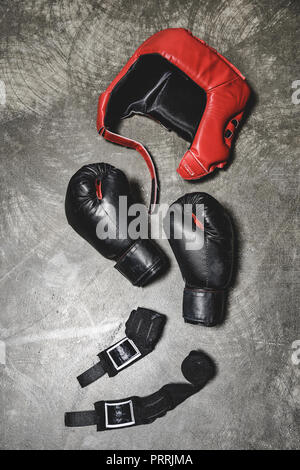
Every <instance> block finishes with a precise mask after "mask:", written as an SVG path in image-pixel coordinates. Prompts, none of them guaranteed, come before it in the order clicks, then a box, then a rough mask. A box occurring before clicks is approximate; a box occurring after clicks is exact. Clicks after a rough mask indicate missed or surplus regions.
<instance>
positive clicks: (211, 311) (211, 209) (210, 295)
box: [164, 193, 233, 326]
mask: <svg viewBox="0 0 300 470" xmlns="http://www.w3.org/2000/svg"><path fill="white" fill-rule="evenodd" d="M199 205H202V206H199ZM184 206H185V215H183V207H184ZM199 207H200V208H201V220H199V217H198V218H197V217H196V212H197V208H198V212H199ZM189 211H191V212H192V214H190V215H191V217H190V220H191V224H190V225H189V224H187V223H184V220H186V219H184V217H186V214H187V212H189ZM169 224H170V225H169ZM164 230H165V232H166V234H167V236H168V239H169V243H170V245H171V248H172V250H173V252H174V255H175V257H176V259H177V262H178V264H179V268H180V270H181V273H182V276H183V279H184V281H185V289H184V294H183V317H184V321H185V322H187V323H193V324H202V325H205V326H214V325H216V324H218V323H221V322H222V320H223V318H224V304H225V295H226V289H227V287H228V286H229V283H230V280H231V275H232V266H233V229H232V223H231V220H230V218H229V216H228V214H227V213H226V211H225V210H224V208H223V207H222V206H221V204H220V203H219V202H218V201H216V199H214V198H213V197H212V196H210V195H209V194H206V193H190V194H186V195H185V196H183V197H181V198H179V199H178V200H177V201H176V202H174V203H173V204H172V205H171V206H170V208H169V211H168V213H167V216H166V217H165V219H164ZM178 234H179V235H178ZM179 236H181V239H180V238H179ZM176 237H177V238H176ZM191 240H192V243H193V249H188V248H187V247H188V244H189V243H191Z"/></svg>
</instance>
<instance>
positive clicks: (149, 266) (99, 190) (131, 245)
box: [65, 163, 166, 286]
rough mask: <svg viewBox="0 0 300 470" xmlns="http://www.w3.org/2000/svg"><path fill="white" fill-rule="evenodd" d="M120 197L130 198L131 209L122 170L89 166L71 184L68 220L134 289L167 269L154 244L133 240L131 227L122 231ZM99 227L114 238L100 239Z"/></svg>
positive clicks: (67, 196)
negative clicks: (105, 228) (112, 261)
mask: <svg viewBox="0 0 300 470" xmlns="http://www.w3.org/2000/svg"><path fill="white" fill-rule="evenodd" d="M120 196H126V197H127V202H128V207H129V206H130V205H131V204H132V200H131V195H130V188H129V183H128V180H127V178H126V176H125V175H124V173H123V172H122V171H121V170H118V169H117V168H115V167H113V166H112V165H109V164H107V163H96V164H91V165H86V166H84V167H82V168H81V169H80V170H79V171H77V173H75V175H73V176H72V178H71V180H70V182H69V185H68V189H67V194H66V201H65V210H66V216H67V219H68V222H69V224H70V225H71V226H72V227H73V229H74V230H75V231H76V232H77V233H78V234H79V235H81V236H82V237H83V238H84V239H85V240H86V241H88V242H89V243H90V244H91V245H92V246H93V247H94V248H96V250H97V251H98V252H99V253H100V254H101V255H103V256H104V257H105V258H107V259H111V260H114V261H116V264H115V268H116V269H117V270H118V271H119V272H120V273H121V274H123V276H125V277H126V278H127V279H128V280H129V281H130V282H131V283H132V284H133V285H134V286H144V285H146V284H148V283H149V282H150V281H151V280H152V279H153V278H154V277H155V276H156V275H157V274H158V273H159V272H160V271H161V270H162V269H163V268H164V267H165V265H166V258H165V255H164V254H163V253H162V251H161V250H160V248H159V247H158V246H157V245H156V244H155V243H153V241H152V240H150V239H141V238H139V239H137V240H133V239H131V238H130V237H129V236H128V226H126V227H125V230H124V227H121V225H120V217H123V216H124V214H119V198H120ZM130 220H131V219H130V218H128V224H129V222H130ZM99 223H100V224H101V226H102V227H108V230H107V232H108V233H115V237H111V236H109V237H107V238H105V239H100V238H99V237H98V236H97V226H98V224H99Z"/></svg>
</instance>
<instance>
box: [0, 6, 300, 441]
mask: <svg viewBox="0 0 300 470" xmlns="http://www.w3.org/2000/svg"><path fill="white" fill-rule="evenodd" d="M299 7H300V3H299V2H298V1H297V0H294V1H288V0H287V1H282V0H265V1H261V0H257V1H255V0H230V1H228V0H224V1H217V0H203V1H202V0H200V1H192V0H180V1H179V0H178V1H177V0H172V1H165V0H162V1H154V0H152V1H147V0H143V1H141V0H131V1H129V0H126V1H121V0H115V1H112V0H100V1H96V0H74V1H72V2H70V1H68V0H56V1H52V0H27V1H26V2H19V1H17V0H2V1H1V3H0V25H1V27H0V34H1V42H0V91H1V94H0V98H1V104H0V111H1V116H0V119H1V176H0V178H1V188H0V190H1V212H0V215H1V268H0V282H1V304H0V306H1V307H0V327H1V330H0V334H1V342H0V359H1V360H0V362H1V365H0V374H1V406H0V413H1V415H0V416H1V431H0V432H1V437H0V446H1V448H3V449H8V448H9V449H143V448H145V449H208V448H215V449H230V448H232V449H254V448H256V449H272V448H273V449H274V448H275V449H279V448H289V449H295V448H297V447H298V448H299V414H298V413H299V405H300V384H299V377H300V369H299V367H300V366H299V362H300V360H299V358H300V354H298V353H299V350H298V351H297V349H296V348H297V345H298V348H299V344H300V342H298V343H297V341H299V340H300V331H299V296H298V295H297V287H299V267H298V266H299V265H297V263H298V260H299V253H298V252H297V242H299V238H297V237H298V233H299V232H298V233H297V208H298V206H299V197H298V196H299V192H298V184H299V151H298V148H297V146H298V147H299V127H298V124H299V109H300V104H298V105H297V104H294V103H293V102H292V93H293V91H295V90H293V89H292V83H293V81H295V80H297V79H300V69H299V62H298V64H297V62H296V59H297V57H296V55H297V53H298V51H299V42H298V43H297V39H298V40H299V29H298V30H297V28H298V26H299V14H300V8H299ZM170 26H173V27H174V26H183V27H188V28H190V29H191V30H192V31H193V33H194V34H196V35H197V36H198V37H200V38H203V39H204V40H206V41H207V42H208V43H209V44H210V45H212V46H214V47H215V48H217V49H218V50H219V51H220V52H221V53H223V54H224V55H225V56H226V57H228V59H229V60H231V61H232V62H233V63H234V64H235V65H236V66H237V67H238V68H239V69H240V70H241V71H242V73H244V74H245V75H246V76H247V78H248V79H249V82H250V84H251V86H252V88H253V90H254V95H255V100H254V101H255V103H254V106H253V107H252V112H251V114H250V116H249V118H248V121H247V123H246V125H245V126H244V127H243V129H242V131H241V133H240V136H239V139H238V140H237V144H236V147H235V151H234V154H233V155H232V158H231V164H230V165H229V166H228V168H227V169H226V171H219V172H218V173H217V174H216V175H215V176H213V177H211V178H209V179H206V180H205V179H204V180H202V181H201V182H197V183H196V184H189V183H188V182H184V181H183V180H181V179H180V178H179V176H177V175H176V173H175V168H176V166H177V163H178V161H179V159H180V157H181V156H182V155H183V153H184V150H185V148H186V147H187V144H186V143H185V142H184V141H182V140H180V139H179V138H178V137H177V136H176V135H175V134H172V133H168V132H167V131H166V130H164V129H163V128H162V127H160V126H158V125H157V124H155V123H152V122H151V121H149V120H147V119H145V118H140V117H138V118H133V119H131V120H128V121H127V122H126V123H124V125H123V126H124V133H125V135H129V136H134V137H135V138H136V139H138V140H140V141H141V142H144V143H145V144H147V145H148V147H149V148H150V149H151V152H152V154H153V156H154V159H155V161H156V163H157V167H158V170H159V176H160V181H161V188H162V191H161V201H162V202H167V203H171V202H172V201H174V200H175V198H177V197H178V196H179V195H181V194H184V193H185V192H189V191H191V190H192V191H195V190H201V191H207V192H209V193H210V194H212V195H213V196H215V197H216V198H217V199H218V200H220V201H221V202H222V203H223V204H224V205H225V206H226V207H227V208H228V209H229V210H230V211H231V213H232V215H233V217H234V221H235V225H236V231H237V233H238V237H237V238H238V243H237V245H238V250H237V254H236V265H237V268H238V269H237V276H236V280H235V286H234V288H233V289H232V291H231V294H230V299H229V305H228V315H227V320H226V322H225V324H224V325H222V326H220V327H218V328H213V329H205V328H201V327H199V328H198V327H196V326H187V325H184V323H183V321H182V320H181V297H182V287H183V283H182V280H181V276H180V273H179V270H178V268H177V266H176V264H175V262H174V259H173V258H172V256H171V253H170V250H169V248H168V245H167V242H166V241H162V242H161V246H162V247H163V249H164V250H165V251H166V252H168V253H169V255H170V259H171V269H170V271H169V273H168V275H167V276H165V277H164V278H163V279H161V280H160V281H157V282H155V283H154V284H152V285H151V286H149V287H147V288H145V289H143V290H141V289H138V288H133V287H131V286H130V285H129V283H128V282H127V281H126V280H125V279H123V278H121V276H120V275H119V274H118V272H117V271H116V270H114V268H113V264H112V263H110V262H109V261H106V260H104V259H102V258H101V257H100V256H99V255H97V253H96V252H95V251H94V250H93V249H92V248H91V247H89V246H88V245H87V244H86V243H85V242H84V241H83V240H82V239H80V238H79V237H78V236H77V235H76V233H75V232H73V231H72V229H71V228H69V227H68V225H67V222H66V218H65V214H64V196H65V190H66V186H67V183H68V180H69V178H70V177H71V175H72V174H73V173H74V172H75V171H76V170H77V169H78V168H79V167H80V166H82V165H83V164H86V163H91V162H98V161H106V162H109V163H112V164H115V165H117V166H119V167H120V168H121V169H123V170H125V171H126V173H127V174H128V176H129V177H130V178H131V179H132V180H135V181H138V182H139V183H140V187H141V192H142V197H144V199H145V201H148V196H149V180H148V173H147V170H146V168H145V164H144V162H143V161H141V159H139V157H138V155H137V154H136V153H135V152H134V151H130V150H126V149H123V148H119V147H117V146H113V145H112V144H109V143H107V142H105V141H104V140H102V139H101V138H100V137H99V136H98V135H97V133H96V129H95V118H96V106H97V96H98V94H99V92H101V91H102V90H104V89H105V88H106V86H107V85H108V83H109V82H110V81H111V80H112V78H113V77H114V76H115V75H116V73H117V72H118V71H119V70H120V67H121V66H122V65H123V64H124V63H125V62H126V60H127V59H128V58H129V56H130V55H131V53H133V51H134V50H135V49H136V47H137V46H138V45H139V44H140V43H141V42H142V41H143V40H144V39H145V38H147V37H148V36H149V35H150V34H152V33H154V32H155V31H157V30H160V29H163V28H166V27H170ZM296 101H297V100H296ZM298 101H299V100H298ZM138 305H140V306H146V307H152V308H154V309H157V310H158V311H160V312H162V313H165V314H166V315H168V317H169V322H168V324H167V327H166V331H165V334H164V337H163V339H162V340H161V341H160V343H159V345H158V347H157V349H156V351H155V352H154V353H152V354H151V355H149V356H148V357H147V358H146V359H144V360H143V361H140V362H139V363H138V364H136V365H135V366H134V367H132V368H130V369H129V370H128V372H126V373H122V374H120V375H119V376H117V377H116V378H114V379H109V378H103V379H102V380H101V381H99V382H96V383H95V384H94V385H92V386H90V387H88V388H87V389H85V390H81V389H80V388H79V386H78V385H77V381H76V375H78V374H79V373H80V372H82V371H83V370H85V369H86V368H87V367H89V366H90V365H92V364H93V363H94V362H95V361H96V354H97V353H98V352H99V351H100V350H101V349H103V348H104V347H106V346H108V345H110V344H112V343H113V341H114V340H117V339H119V338H121V337H122V332H123V329H124V322H125V320H126V319H127V317H128V315H129V313H130V311H131V309H132V308H134V307H136V306H138ZM195 348H202V349H204V350H205V351H207V352H208V353H209V354H210V355H211V356H212V357H213V358H214V359H215V361H216V363H217V366H218V375H217V377H216V378H215V380H214V381H213V382H212V383H211V384H210V385H209V386H207V387H206V388H205V389H204V390H203V391H202V392H201V393H199V394H198V395H195V396H193V397H192V398H191V399H190V400H189V401H188V402H186V403H185V404H184V405H182V406H181V407H178V408H177V409H176V410H174V411H173V412H170V413H169V414H168V415H167V416H166V417H164V418H162V419H159V420H157V421H156V422H155V423H153V424H151V425H149V426H143V427H136V428H132V429H127V430H116V431H111V432H109V433H108V432H107V433H98V434H97V433H96V432H95V429H94V428H93V427H91V428H81V429H65V428H64V424H63V416H64V412H65V411H67V410H68V411H69V410H82V409H91V406H92V404H93V403H94V402H95V401H97V400H99V399H105V398H107V399H117V398H123V397H126V396H130V395H133V394H136V395H146V394H148V393H152V392H154V391H156V390H157V389H158V388H160V387H161V386H162V385H163V384H165V383H167V382H169V381H174V380H181V372H180V364H181V361H182V360H183V358H184V357H185V356H186V354H187V353H188V352H189V351H190V350H192V349H195ZM293 348H294V349H293ZM297 410H298V411H297Z"/></svg>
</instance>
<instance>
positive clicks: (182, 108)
mask: <svg viewBox="0 0 300 470" xmlns="http://www.w3.org/2000/svg"><path fill="white" fill-rule="evenodd" d="M249 96H250V88H249V86H248V85H247V83H246V80H245V77H243V75H242V74H241V73H240V72H239V71H238V70H237V69H236V68H235V67H234V66H233V65H232V64H231V63H230V62H229V61H228V60H227V59H226V58H225V57H223V56H222V55H221V54H219V53H218V52H217V51H216V50H215V49H213V48H211V47H209V46H208V45H207V44H206V43H205V42H204V41H202V40H200V39H197V38H196V37H194V36H193V35H192V34H191V32H189V31H187V30H185V29H182V28H174V29H166V30H163V31H160V32H158V33H156V34H154V35H153V36H151V37H150V38H148V39H147V40H146V41H145V42H144V43H143V44H142V45H141V46H140V47H139V48H138V49H137V51H136V52H135V53H134V54H133V56H132V57H131V59H130V60H129V61H128V62H127V64H126V65H125V66H124V67H123V69H122V70H121V72H120V73H119V74H118V75H117V77H116V78H115V79H114V80H113V81H112V83H111V84H110V85H109V86H108V88H107V89H106V91H105V92H104V93H102V94H101V96H100V98H99V106H98V118H97V129H98V132H99V133H100V134H101V135H102V136H103V137H104V138H105V139H107V140H109V141H111V142H115V143H117V144H120V145H123V146H125V147H129V148H134V149H136V150H137V151H138V152H139V153H140V154H141V155H142V157H143V158H144V159H145V161H146V163H147V166H148V169H149V171H150V174H151V179H152V195H151V204H155V202H156V198H157V191H158V186H157V176H156V171H155V167H154V164H153V161H152V159H151V156H150V154H149V153H148V151H147V150H146V149H145V147H144V146H143V145H142V144H140V143H139V142H136V141H134V140H132V139H128V138H126V137H123V136H120V135H118V134H117V133H115V132H113V129H114V127H116V125H117V124H118V123H119V121H120V120H121V119H124V118H126V117H130V116H131V115H133V114H145V115H147V116H150V117H153V118H154V119H156V120H159V121H160V122H161V123H162V124H163V125H165V126H166V127H168V128H169V129H171V130H175V132H177V133H178V134H179V135H181V136H183V137H184V138H186V140H189V141H190V142H191V145H190V148H189V150H188V151H187V152H186V153H185V155H184V156H183V158H182V160H181V162H180V164H179V167H178V169H177V172H178V173H179V174H180V176H182V178H184V179H188V180H193V179H198V178H201V177H202V176H205V175H207V174H208V173H211V172H212V171H213V170H214V169H215V168H223V167H224V165H225V164H226V163H227V160H228V157H229V153H230V148H231V144H232V139H233V137H234V133H235V131H236V129H237V127H238V125H239V123H240V121H241V119H242V116H243V113H244V109H245V106H246V103H247V100H248V98H249Z"/></svg>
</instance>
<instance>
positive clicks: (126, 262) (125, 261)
mask: <svg viewBox="0 0 300 470" xmlns="http://www.w3.org/2000/svg"><path fill="white" fill-rule="evenodd" d="M165 263H166V259H165V256H164V254H163V253H162V251H161V250H160V248H159V247H158V246H157V245H156V244H154V243H153V242H152V241H151V240H149V239H143V240H137V241H136V242H135V243H134V244H133V245H131V247H130V249H129V250H128V251H126V252H125V253H124V254H123V256H122V257H121V258H120V259H119V260H118V262H117V263H116V264H115V266H114V267H115V268H116V269H117V270H118V271H119V272H120V273H121V274H123V276H125V277H126V279H128V280H129V281H130V282H131V283H132V284H133V285H134V286H140V287H141V286H144V285H146V284H147V283H148V282H149V281H150V279H152V278H153V277H154V276H156V274H157V273H159V271H161V269H162V268H163V267H164V266H165Z"/></svg>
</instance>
